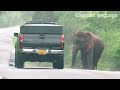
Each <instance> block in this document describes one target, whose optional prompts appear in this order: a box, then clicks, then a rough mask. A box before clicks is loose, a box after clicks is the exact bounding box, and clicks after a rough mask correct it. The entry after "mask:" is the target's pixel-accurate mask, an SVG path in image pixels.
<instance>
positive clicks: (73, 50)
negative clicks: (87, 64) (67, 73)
mask: <svg viewBox="0 0 120 90" xmlns="http://www.w3.org/2000/svg"><path fill="white" fill-rule="evenodd" d="M77 53H78V49H77V48H76V47H75V46H73V49H72V64H71V68H74V66H75V63H76V56H77Z"/></svg>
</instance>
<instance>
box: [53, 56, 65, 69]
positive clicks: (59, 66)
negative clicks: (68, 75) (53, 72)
mask: <svg viewBox="0 0 120 90" xmlns="http://www.w3.org/2000/svg"><path fill="white" fill-rule="evenodd" d="M53 68H54V69H56V68H57V69H63V68H64V55H61V56H58V57H57V60H56V62H53Z"/></svg>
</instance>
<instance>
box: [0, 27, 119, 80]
mask: <svg viewBox="0 0 120 90" xmlns="http://www.w3.org/2000/svg"><path fill="white" fill-rule="evenodd" d="M18 31H19V27H11V28H1V29H0V76H1V77H2V78H3V77H5V78H7V79H120V72H119V71H114V72H113V71H99V70H83V69H70V68H64V69H62V70H59V69H53V68H52V67H50V68H48V67H36V68H24V69H17V68H15V67H14V66H9V65H8V62H9V59H10V53H11V51H12V50H14V48H13V46H12V36H13V33H14V32H18Z"/></svg>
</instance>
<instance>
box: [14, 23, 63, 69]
mask: <svg viewBox="0 0 120 90" xmlns="http://www.w3.org/2000/svg"><path fill="white" fill-rule="evenodd" d="M14 36H15V37H17V42H16V44H15V67H16V68H24V62H25V61H31V62H36V61H39V62H52V63H53V68H56V69H63V68H64V45H65V40H64V35H63V26H62V25H58V24H56V23H52V22H47V23H45V22H44V23H43V22H38V21H37V22H34V21H28V22H26V23H25V24H23V25H22V26H20V32H19V33H14Z"/></svg>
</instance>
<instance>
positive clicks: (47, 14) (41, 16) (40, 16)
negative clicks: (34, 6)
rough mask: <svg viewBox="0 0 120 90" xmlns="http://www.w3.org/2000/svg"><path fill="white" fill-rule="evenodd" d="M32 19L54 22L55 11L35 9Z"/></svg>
mask: <svg viewBox="0 0 120 90" xmlns="http://www.w3.org/2000/svg"><path fill="white" fill-rule="evenodd" d="M32 21H42V22H49V21H53V22H54V21H55V17H54V11H35V12H34V14H33V16H32Z"/></svg>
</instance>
